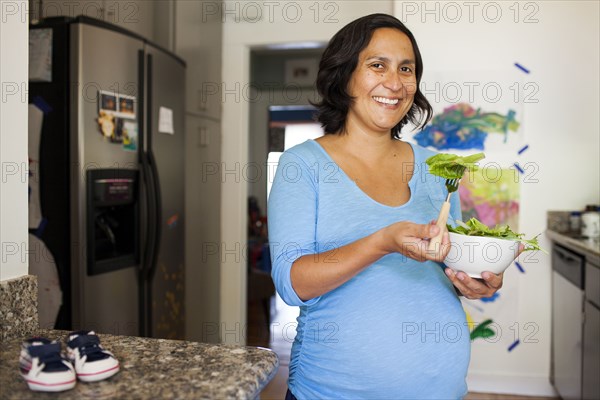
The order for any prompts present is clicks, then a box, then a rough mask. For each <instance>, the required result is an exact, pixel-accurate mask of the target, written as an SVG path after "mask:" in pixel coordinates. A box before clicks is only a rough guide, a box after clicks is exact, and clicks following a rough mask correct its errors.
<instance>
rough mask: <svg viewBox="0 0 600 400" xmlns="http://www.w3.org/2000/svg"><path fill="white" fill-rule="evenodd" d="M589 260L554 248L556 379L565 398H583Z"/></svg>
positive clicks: (554, 380) (559, 390) (554, 367)
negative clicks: (587, 267) (584, 334)
mask: <svg viewBox="0 0 600 400" xmlns="http://www.w3.org/2000/svg"><path fill="white" fill-rule="evenodd" d="M584 265H585V258H584V257H583V256H582V255H579V254H577V253H574V252H572V251H570V250H568V249H566V248H564V247H562V246H559V245H555V246H553V249H552V268H553V273H552V335H553V340H552V380H553V383H554V387H555V388H556V390H557V391H558V393H559V395H560V396H561V397H562V398H563V399H565V400H570V399H581V398H582V393H581V386H582V366H583V352H582V341H583V311H584V310H583V306H584V291H583V282H584V281H583V278H584V276H583V274H584Z"/></svg>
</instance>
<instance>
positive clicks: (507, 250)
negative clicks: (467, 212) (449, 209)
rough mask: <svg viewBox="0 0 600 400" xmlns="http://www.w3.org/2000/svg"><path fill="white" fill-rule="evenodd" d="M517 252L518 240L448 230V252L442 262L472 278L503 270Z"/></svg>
mask: <svg viewBox="0 0 600 400" xmlns="http://www.w3.org/2000/svg"><path fill="white" fill-rule="evenodd" d="M518 252H519V241H517V240H507V239H498V238H493V237H486V236H467V235H461V234H458V233H453V232H450V252H449V253H448V255H447V256H446V259H445V260H444V264H446V265H447V266H448V267H450V268H452V269H453V270H455V271H463V272H464V273H466V274H468V275H469V276H470V277H472V278H481V273H482V272H484V271H490V272H493V273H494V274H499V273H500V272H503V271H504V270H505V269H506V268H508V266H509V265H510V264H511V263H512V262H513V261H514V259H515V258H516V257H517V254H518Z"/></svg>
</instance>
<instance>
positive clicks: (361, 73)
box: [346, 28, 417, 135]
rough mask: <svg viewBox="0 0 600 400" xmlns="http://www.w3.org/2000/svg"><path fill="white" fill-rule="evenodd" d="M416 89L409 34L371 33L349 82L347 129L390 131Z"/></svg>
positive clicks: (391, 32) (388, 31)
mask: <svg viewBox="0 0 600 400" xmlns="http://www.w3.org/2000/svg"><path fill="white" fill-rule="evenodd" d="M416 91H417V76H416V73H415V55H414V51H413V47H412V44H411V42H410V39H409V38H408V36H406V35H405V34H404V33H402V32H401V31H399V30H397V29H394V28H380V29H377V30H376V31H374V32H373V36H372V37H371V41H370V42H369V45H368V46H367V47H365V48H364V49H363V50H362V51H361V52H360V54H359V56H358V64H357V65H356V69H355V70H354V72H353V73H352V76H351V78H350V82H349V83H348V94H349V95H350V96H352V97H353V98H354V100H353V102H352V104H351V105H350V108H349V110H348V115H347V117H346V131H347V132H352V131H353V130H360V131H363V132H366V133H385V134H388V135H389V133H390V130H391V129H392V128H393V127H394V126H396V125H397V124H398V123H399V122H400V121H401V120H402V118H404V116H405V115H406V113H407V112H408V111H409V110H410V108H411V106H412V104H413V100H414V96H415V93H416Z"/></svg>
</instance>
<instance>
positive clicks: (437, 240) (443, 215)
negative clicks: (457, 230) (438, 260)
mask: <svg viewBox="0 0 600 400" xmlns="http://www.w3.org/2000/svg"><path fill="white" fill-rule="evenodd" d="M460 179H461V178H454V179H446V189H448V196H447V197H446V201H445V202H444V203H443V204H442V208H441V210H440V215H438V219H437V221H436V222H435V224H436V225H437V226H438V227H439V228H440V232H439V233H438V234H437V235H436V236H434V237H432V238H431V239H430V240H429V247H428V248H427V251H429V252H437V251H439V249H440V246H441V244H442V237H443V236H444V230H446V223H447V222H448V214H450V195H451V194H452V193H454V192H456V191H457V190H458V184H459V183H460Z"/></svg>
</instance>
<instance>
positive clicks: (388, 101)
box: [373, 97, 399, 105]
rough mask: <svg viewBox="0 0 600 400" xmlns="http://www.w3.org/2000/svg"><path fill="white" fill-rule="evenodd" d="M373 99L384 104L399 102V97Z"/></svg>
mask: <svg viewBox="0 0 600 400" xmlns="http://www.w3.org/2000/svg"><path fill="white" fill-rule="evenodd" d="M373 100H375V101H377V102H379V103H383V104H392V105H394V104H398V101H399V100H398V99H387V98H385V97H373Z"/></svg>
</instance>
